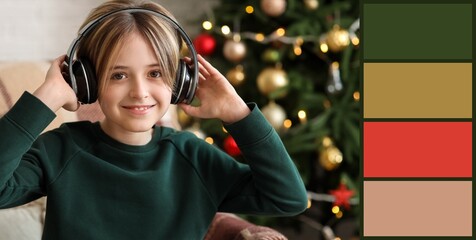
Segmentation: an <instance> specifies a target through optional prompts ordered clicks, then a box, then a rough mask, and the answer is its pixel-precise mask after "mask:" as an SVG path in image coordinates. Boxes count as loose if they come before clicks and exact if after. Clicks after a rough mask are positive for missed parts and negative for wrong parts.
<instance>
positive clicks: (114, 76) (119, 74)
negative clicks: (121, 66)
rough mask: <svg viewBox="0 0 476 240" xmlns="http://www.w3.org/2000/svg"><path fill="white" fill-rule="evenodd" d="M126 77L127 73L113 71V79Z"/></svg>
mask: <svg viewBox="0 0 476 240" xmlns="http://www.w3.org/2000/svg"><path fill="white" fill-rule="evenodd" d="M124 78H126V75H125V74H124V73H113V74H112V76H111V79H112V80H121V79H124Z"/></svg>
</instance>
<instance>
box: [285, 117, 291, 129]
mask: <svg viewBox="0 0 476 240" xmlns="http://www.w3.org/2000/svg"><path fill="white" fill-rule="evenodd" d="M292 125H293V122H292V121H291V120H289V119H286V120H284V122H283V126H284V128H286V129H289V128H291V126H292Z"/></svg>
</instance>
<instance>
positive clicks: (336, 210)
mask: <svg viewBox="0 0 476 240" xmlns="http://www.w3.org/2000/svg"><path fill="white" fill-rule="evenodd" d="M338 212H340V208H339V206H334V207H332V213H334V214H337V213H338Z"/></svg>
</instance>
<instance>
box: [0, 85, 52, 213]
mask: <svg viewBox="0 0 476 240" xmlns="http://www.w3.org/2000/svg"><path fill="white" fill-rule="evenodd" d="M55 117H56V115H55V113H54V112H52V111H51V110H50V109H49V108H48V107H47V106H45V105H44V104H43V103H42V102H41V101H40V100H39V99H37V98H36V97H34V96H33V95H31V94H30V93H28V92H24V93H23V95H22V96H21V97H20V99H19V100H18V101H17V102H16V103H15V105H14V106H13V107H12V108H11V109H10V111H8V112H7V113H6V114H5V115H4V116H3V117H1V118H0V134H1V135H0V208H3V207H9V206H10V205H9V204H13V205H18V204H22V203H24V202H22V201H20V202H18V203H13V202H14V201H15V199H18V198H17V197H18V195H17V196H14V195H15V194H18V192H16V193H15V190H14V187H13V185H14V186H21V189H23V190H22V191H23V194H20V195H23V196H27V195H29V194H30V190H31V189H34V188H36V189H37V188H38V186H39V185H40V184H39V183H40V181H41V171H40V169H39V167H38V164H37V163H36V161H35V160H34V159H23V161H22V158H24V155H25V153H26V152H27V151H28V150H29V149H30V148H31V146H32V144H33V142H34V141H35V140H36V138H37V137H38V136H39V135H40V134H41V132H42V131H43V130H44V129H45V128H46V127H47V126H48V124H50V123H51V121H53V119H54V118H55ZM17 189H19V188H17ZM32 191H37V190H32ZM30 197H31V198H32V199H33V198H34V197H32V196H29V197H28V196H27V197H26V198H30ZM23 201H27V200H23Z"/></svg>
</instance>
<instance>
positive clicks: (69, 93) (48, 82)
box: [33, 55, 79, 112]
mask: <svg viewBox="0 0 476 240" xmlns="http://www.w3.org/2000/svg"><path fill="white" fill-rule="evenodd" d="M65 57H66V56H65V55H62V56H60V57H58V58H56V59H55V60H54V61H53V63H52V64H51V66H50V68H49V69H48V72H47V73H46V77H45V81H44V82H43V84H41V85H40V87H38V88H37V89H36V90H35V92H34V93H33V95H34V96H36V97H37V98H38V99H40V100H41V101H42V102H43V103H44V104H46V105H47V106H48V107H49V108H50V109H51V110H52V111H53V112H56V111H57V110H59V109H60V108H61V107H63V108H64V109H66V110H68V111H76V110H77V109H78V107H79V103H78V100H77V97H76V94H75V93H74V91H73V89H72V88H71V87H70V86H69V84H68V83H67V82H66V80H65V79H64V77H63V74H62V68H63V67H62V66H63V62H64V60H65Z"/></svg>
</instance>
